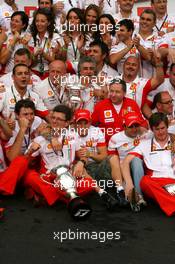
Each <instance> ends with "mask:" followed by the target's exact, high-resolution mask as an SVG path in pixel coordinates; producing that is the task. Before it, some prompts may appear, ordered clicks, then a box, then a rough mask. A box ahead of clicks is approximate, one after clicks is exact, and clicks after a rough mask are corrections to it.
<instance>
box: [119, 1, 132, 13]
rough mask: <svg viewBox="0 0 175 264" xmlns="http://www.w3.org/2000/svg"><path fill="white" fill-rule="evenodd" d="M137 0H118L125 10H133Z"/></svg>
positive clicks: (121, 7)
mask: <svg viewBox="0 0 175 264" xmlns="http://www.w3.org/2000/svg"><path fill="white" fill-rule="evenodd" d="M134 2H135V0H118V3H119V6H120V9H121V10H122V11H123V12H131V11H132V8H133V6H134Z"/></svg>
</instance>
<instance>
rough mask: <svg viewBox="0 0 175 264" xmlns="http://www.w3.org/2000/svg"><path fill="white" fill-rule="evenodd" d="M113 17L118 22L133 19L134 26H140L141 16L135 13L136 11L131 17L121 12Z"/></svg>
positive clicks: (136, 27)
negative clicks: (124, 15)
mask: <svg viewBox="0 0 175 264" xmlns="http://www.w3.org/2000/svg"><path fill="white" fill-rule="evenodd" d="M113 17H114V19H115V22H116V24H117V23H118V22H120V21H121V20H123V19H131V20H132V22H133V23H134V28H135V29H138V28H139V19H140V18H139V16H137V15H135V14H134V13H131V15H130V16H129V17H123V16H122V14H121V13H120V12H118V13H117V14H115V15H114V16H113Z"/></svg>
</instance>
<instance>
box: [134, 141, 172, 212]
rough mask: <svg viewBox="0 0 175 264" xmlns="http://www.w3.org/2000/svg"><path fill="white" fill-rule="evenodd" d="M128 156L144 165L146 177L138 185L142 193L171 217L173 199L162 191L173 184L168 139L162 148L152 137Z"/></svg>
mask: <svg viewBox="0 0 175 264" xmlns="http://www.w3.org/2000/svg"><path fill="white" fill-rule="evenodd" d="M129 154H131V155H134V156H136V157H140V158H143V160H144V163H145V165H146V168H147V170H146V175H145V176H144V177H143V178H142V179H141V183H140V186H141V189H142V191H143V192H144V193H145V194H146V195H147V196H148V197H151V198H153V199H154V200H156V202H157V203H158V204H159V206H160V207H161V209H162V210H163V211H164V212H165V213H166V214H167V215H168V216H171V215H172V214H173V213H174V212H175V197H174V196H172V195H170V194H169V193H168V192H167V191H166V190H165V189H164V186H165V185H167V184H172V183H175V173H174V154H172V152H171V141H170V137H169V139H168V141H167V143H166V144H165V146H164V148H162V147H161V146H160V145H159V143H158V142H157V141H156V139H155V138H154V137H153V138H151V139H147V140H143V141H142V142H140V144H139V145H138V146H137V147H136V148H135V149H134V151H132V152H130V153H129Z"/></svg>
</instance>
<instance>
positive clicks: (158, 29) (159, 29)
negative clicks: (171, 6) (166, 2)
mask: <svg viewBox="0 0 175 264" xmlns="http://www.w3.org/2000/svg"><path fill="white" fill-rule="evenodd" d="M167 17H168V14H167V15H166V17H165V18H164V20H163V22H162V25H161V26H160V28H158V26H157V25H155V27H156V29H157V31H161V29H162V27H163V25H164V23H165V21H166V20H167Z"/></svg>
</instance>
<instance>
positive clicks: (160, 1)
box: [152, 0, 167, 16]
mask: <svg viewBox="0 0 175 264" xmlns="http://www.w3.org/2000/svg"><path fill="white" fill-rule="evenodd" d="M152 7H153V10H154V11H155V13H156V14H158V15H162V16H163V15H165V14H166V13H167V0H154V3H152Z"/></svg>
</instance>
